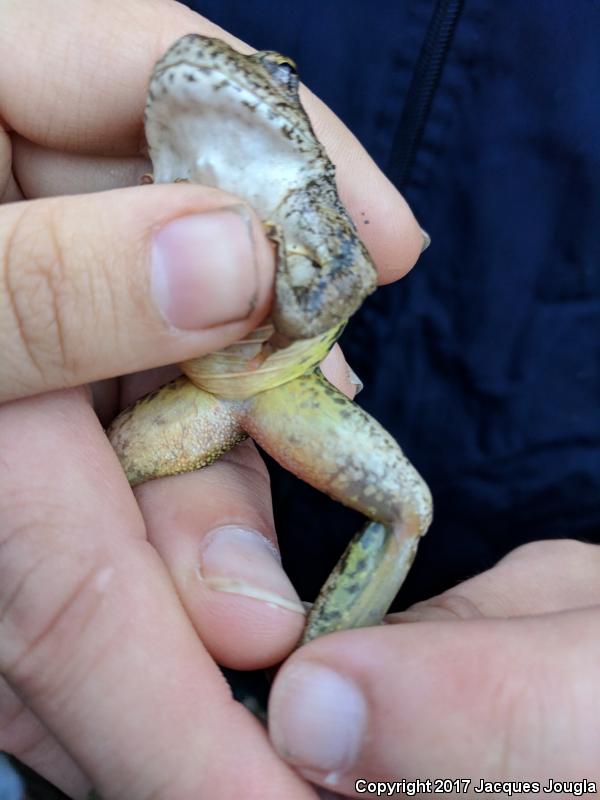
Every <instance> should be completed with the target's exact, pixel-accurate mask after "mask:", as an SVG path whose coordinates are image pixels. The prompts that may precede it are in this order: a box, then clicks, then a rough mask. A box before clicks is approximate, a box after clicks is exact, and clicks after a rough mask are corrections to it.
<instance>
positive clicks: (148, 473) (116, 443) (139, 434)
mask: <svg viewBox="0 0 600 800" xmlns="http://www.w3.org/2000/svg"><path fill="white" fill-rule="evenodd" d="M108 437H109V439H110V441H111V444H112V445H113V447H114V449H115V451H116V453H117V455H118V457H119V460H120V461H121V464H122V466H123V469H124V470H125V474H126V475H127V479H128V480H129V482H130V483H131V485H132V486H136V485H137V484H138V483H143V482H144V481H147V480H151V479H152V478H160V477H163V476H165V475H176V474H177V473H180V472H189V471H191V470H194V469H199V468H200V467H205V466H207V465H208V464H212V462H213V461H215V460H216V459H217V458H218V457H219V456H220V455H221V454H222V453H225V452H227V450H229V449H231V448H232V447H233V446H234V445H235V444H237V443H238V442H241V441H242V439H245V438H246V433H245V432H244V431H243V430H242V428H241V426H240V423H239V421H238V414H237V411H236V404H235V403H234V402H231V401H227V400H221V399H220V398H218V397H215V396H214V395H212V394H208V392H204V391H202V389H198V388H197V387H196V386H194V385H193V383H191V381H189V380H188V379H187V378H185V377H182V378H178V379H177V380H175V381H173V382H172V383H168V384H167V385H166V386H163V387H162V389H159V390H158V391H156V392H153V393H152V394H149V395H146V397H143V398H142V399H141V400H139V401H138V402H137V403H136V404H135V405H134V406H132V407H131V408H128V409H126V410H125V411H123V412H122V413H121V414H119V416H118V417H117V418H116V419H115V420H114V422H113V423H112V425H111V426H110V428H109V430H108Z"/></svg>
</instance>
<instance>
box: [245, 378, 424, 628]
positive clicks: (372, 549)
mask: <svg viewBox="0 0 600 800" xmlns="http://www.w3.org/2000/svg"><path fill="white" fill-rule="evenodd" d="M242 422H243V426H244V428H245V430H247V431H248V433H249V434H250V435H251V436H252V437H253V438H254V439H256V441H257V442H258V443H259V444H260V445H261V446H262V447H263V448H264V449H265V450H266V451H267V452H268V453H270V454H271V455H272V456H273V457H274V458H275V459H276V460H277V461H279V463H280V464H282V465H283V466H284V467H286V468H287V469H289V470H290V471H291V472H293V473H294V474H295V475H298V476H299V477H300V478H302V479H303V480H305V481H307V483H310V484H312V485H313V486H315V487H316V488H318V489H320V490H322V491H324V492H326V493H327V494H329V495H330V496H331V497H333V498H335V499H336V500H340V501H341V502H342V503H344V504H345V505H347V506H350V507H351V508H355V509H357V510H359V511H362V512H363V513H364V514H365V515H366V516H367V517H369V518H370V519H371V520H373V522H370V523H368V524H367V525H366V526H365V528H364V529H363V530H362V531H361V532H360V533H359V534H358V535H357V536H356V537H355V539H354V540H353V541H352V542H351V543H350V545H349V547H348V549H347V550H346V552H345V553H344V555H343V556H342V558H341V560H340V562H339V564H338V565H337V567H336V568H335V570H334V572H333V573H332V575H331V576H330V577H329V579H328V581H327V583H326V584H325V586H324V587H323V589H322V591H321V594H320V595H319V597H318V598H317V601H316V603H315V605H314V606H313V610H312V611H311V614H310V616H309V620H308V624H307V627H306V630H305V633H304V641H308V640H309V639H313V638H315V637H316V636H320V635H321V634H323V633H329V632H331V631H334V630H341V629H345V628H353V627H359V626H362V625H366V624H375V623H377V622H379V621H380V620H381V618H382V617H383V615H384V614H385V613H386V611H387V609H388V608H389V606H390V604H391V602H392V600H393V599H394V597H395V595H396V593H397V591H398V589H399V588H400V585H401V583H402V581H403V580H404V577H405V575H406V573H407V572H408V569H409V568H410V565H411V563H412V560H413V558H414V554H415V551H416V548H417V543H418V540H419V537H420V536H422V535H423V534H424V533H425V532H426V530H427V528H428V526H429V523H430V522H431V495H430V493H429V489H428V488H427V486H426V484H425V483H424V481H423V479H422V478H421V477H420V475H419V474H418V472H417V471H416V470H415V468H414V467H413V466H412V464H410V462H409V461H408V460H407V459H406V458H405V456H404V455H403V453H402V451H401V450H400V448H399V446H398V444H397V443H396V442H395V440H394V439H393V438H392V437H391V436H390V435H389V434H388V433H387V432H386V431H385V430H384V429H383V428H382V427H381V425H379V423H378V422H376V421H375V420H374V419H373V418H372V417H370V416H369V415H368V414H367V413H366V412H365V411H363V410H362V409H361V408H360V407H359V406H357V405H355V404H354V403H352V402H351V401H350V400H348V398H347V397H345V396H344V395H343V394H342V393H341V392H339V391H338V390H337V389H335V388H334V387H333V386H331V384H330V383H329V382H328V381H327V380H326V379H325V377H324V376H323V374H322V373H321V372H320V370H316V371H315V372H313V373H311V374H307V375H303V376H301V377H299V378H296V379H295V380H293V381H290V382H289V383H286V384H284V385H283V386H278V387H276V388H274V389H269V390H267V391H265V392H261V393H260V394H258V395H256V396H255V397H253V398H251V399H250V400H248V401H247V405H246V413H245V416H244V419H243V421H242Z"/></svg>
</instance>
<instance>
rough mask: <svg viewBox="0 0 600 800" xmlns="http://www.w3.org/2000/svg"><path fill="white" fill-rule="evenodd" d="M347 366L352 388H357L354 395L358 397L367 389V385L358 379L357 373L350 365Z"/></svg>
mask: <svg viewBox="0 0 600 800" xmlns="http://www.w3.org/2000/svg"><path fill="white" fill-rule="evenodd" d="M346 366H347V369H348V380H349V381H350V383H351V384H352V386H356V392H355V393H354V396H355V397H356V395H357V394H358V393H359V392H362V390H363V389H364V388H365V385H364V383H363V382H362V381H361V379H360V378H359V377H358V375H357V374H356V372H354V370H353V369H352V367H351V366H350V364H347V365H346Z"/></svg>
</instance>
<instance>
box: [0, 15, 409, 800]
mask: <svg viewBox="0 0 600 800" xmlns="http://www.w3.org/2000/svg"><path fill="white" fill-rule="evenodd" d="M0 15H1V24H0V58H1V61H2V64H3V69H2V70H1V73H0V121H1V123H2V131H0V197H1V198H2V200H3V203H4V205H3V206H2V207H1V208H0V244H1V245H2V246H1V247H0V252H1V256H0V259H1V260H0V272H1V275H2V279H3V280H2V281H1V286H2V289H1V290H0V292H1V293H0V344H1V349H2V353H3V358H2V360H1V361H0V400H1V401H3V405H2V406H0V452H1V453H2V457H1V459H0V519H1V524H0V530H1V531H2V533H1V534H0V749H3V750H6V751H8V752H11V753H14V754H15V755H16V756H17V757H19V758H20V759H22V760H23V761H24V762H25V763H26V764H28V765H29V766H31V767H33V768H34V769H36V770H38V771H39V772H40V773H42V774H43V775H45V776H46V777H48V778H49V779H50V780H52V781H53V782H54V783H56V784H57V785H58V786H60V787H61V788H63V789H64V790H65V791H66V792H67V793H69V794H70V795H72V796H74V797H83V796H85V794H86V793H87V791H88V790H89V788H90V785H93V786H94V787H96V788H97V789H98V790H99V792H100V794H101V795H102V796H103V797H104V798H111V797H123V798H128V800H135V799H136V798H148V797H154V798H161V797H165V798H170V799H171V800H172V799H173V798H175V800H176V799H177V798H189V797H197V796H206V793H208V795H209V796H210V797H211V798H214V800H220V798H234V797H243V798H250V799H251V798H254V797H256V798H259V797H260V798H267V800H268V798H270V797H273V798H280V797H286V798H310V797H314V796H315V792H314V790H313V789H312V788H311V787H310V786H309V785H308V783H307V782H306V781H304V780H303V779H301V778H300V777H299V776H298V774H297V773H296V771H295V770H293V769H292V768H290V767H289V766H287V765H286V764H285V763H284V762H283V761H282V760H281V759H280V758H279V757H278V756H277V754H276V753H275V751H274V750H273V748H272V746H271V744H270V742H269V739H268V737H267V735H266V733H265V732H264V731H263V730H262V728H261V727H260V726H259V725H258V723H257V722H256V721H255V720H254V719H253V718H252V716H251V715H250V714H249V713H248V712H247V711H246V710H245V709H244V708H243V707H242V706H240V705H239V704H238V703H235V702H233V701H232V699H231V696H230V692H229V690H228V688H227V686H226V684H225V682H224V680H223V678H222V676H221V674H220V672H219V670H218V668H217V666H216V663H215V660H217V661H218V662H219V663H222V664H225V665H228V666H232V667H241V668H260V667H266V666H270V665H273V664H276V663H278V662H279V661H281V660H282V659H283V658H284V657H285V656H286V655H287V654H288V653H289V652H290V650H291V649H292V647H293V645H294V643H295V641H296V640H297V637H298V635H299V633H300V631H301V629H302V626H303V620H304V617H303V612H302V608H301V606H300V605H299V600H298V597H297V595H296V594H295V592H294V590H293V587H292V586H291V584H290V583H289V581H288V579H287V578H286V576H285V575H284V573H283V571H282V569H281V566H280V564H279V562H278V560H277V552H276V539H275V532H274V527H273V519H272V512H271V505H270V495H269V486H268V477H267V474H266V471H265V468H264V465H263V464H262V462H261V461H260V459H259V458H258V456H257V454H256V452H255V450H254V449H253V448H252V446H251V445H249V444H247V443H246V444H244V445H242V446H240V447H238V448H236V449H235V450H234V451H233V452H232V453H231V454H229V455H228V456H227V457H225V458H224V459H222V460H221V461H220V462H219V463H218V464H216V465H214V466H212V467H210V468H209V469H206V470H204V471H201V472H199V473H195V474H190V475H184V476H180V477H176V478H169V479H165V480H157V481H154V482H152V483H151V484H148V485H145V486H142V487H139V488H138V489H136V490H135V493H133V492H132V491H131V490H130V488H129V486H128V485H127V482H126V480H125V478H124V475H123V474H122V471H121V469H120V466H119V464H118V462H117V460H116V457H115V455H114V453H113V452H112V449H111V448H110V446H109V444H108V442H107V440H106V437H105V434H104V431H103V428H102V425H101V424H100V421H99V419H98V416H97V415H96V413H95V411H94V408H93V406H92V403H91V393H90V392H89V391H88V389H87V388H86V386H87V385H89V384H90V383H92V382H97V381H100V383H92V390H93V395H94V398H95V399H96V407H97V408H98V410H99V413H100V416H101V418H102V421H103V422H106V421H108V420H110V418H111V417H112V416H113V415H114V414H115V413H116V412H117V411H118V410H119V407H120V406H121V405H124V404H127V403H129V402H130V401H131V399H133V398H134V397H135V396H136V395H138V394H140V393H141V392H143V391H146V390H147V389H149V388H152V387H153V386H155V385H156V384H157V383H159V382H160V381H161V380H163V379H164V377H165V375H166V374H167V373H166V372H165V371H158V372H157V371H156V370H155V369H154V368H156V367H160V366H161V365H164V364H170V363H173V362H178V361H181V360H183V359H185V358H188V357H190V356H194V355H196V356H197V355H199V354H202V353H204V352H208V351H210V350H213V349H216V348H220V347H223V346H224V345H226V344H228V343H229V342H231V341H234V340H236V339H238V338H240V337H241V336H242V335H243V334H244V333H246V332H247V331H248V330H250V329H252V328H253V327H254V326H255V325H256V324H257V323H258V322H259V321H260V320H261V319H262V318H263V317H264V316H265V315H266V314H267V313H268V309H269V303H270V299H271V293H272V278H273V253H272V250H271V245H270V244H269V242H268V240H267V239H266V237H265V236H264V234H263V231H262V226H261V224H260V221H259V220H257V219H256V218H255V217H252V232H251V235H249V233H248V230H247V228H246V225H245V224H244V225H240V224H239V219H240V215H239V214H236V213H232V212H231V210H230V208H231V206H232V205H233V206H236V205H237V204H238V203H239V201H238V200H237V199H236V198H233V197H231V196H228V195H225V194H224V193H222V192H219V191H217V190H214V189H203V188H202V187H198V186H188V185H181V184H179V185H173V186H135V184H137V183H138V182H139V178H140V176H141V175H142V174H143V173H144V172H145V171H146V170H147V162H146V160H145V158H144V157H143V150H142V147H143V128H142V116H143V105H144V100H145V94H146V84H147V80H148V76H149V74H150V71H151V69H152V66H153V64H154V62H155V60H156V59H157V58H158V56H160V55H161V54H162V53H163V52H164V50H165V49H166V48H167V47H168V45H169V44H171V43H172V41H174V40H175V39H176V38H178V37H179V36H181V35H182V34H185V33H189V32H198V33H204V34H209V35H221V36H223V37H226V38H228V39H229V40H230V41H234V40H232V39H231V37H228V36H227V34H226V33H225V32H223V31H220V30H219V29H218V28H216V27H215V26H212V25H211V24H210V23H208V22H206V21H204V20H202V19H201V18H200V17H198V16H197V15H195V14H193V13H192V12H190V11H189V10H188V9H186V8H184V7H182V6H179V5H177V4H175V3H172V2H166V0H163V1H162V2H160V1H159V0H156V1H153V2H149V0H138V1H137V2H135V1H134V0H132V1H131V2H128V3H127V4H123V3H117V2H109V3H102V4H100V5H98V4H97V3H95V2H92V0H84V1H83V2H78V3H77V4H72V3H69V2H61V0H57V1H56V2H54V3H52V4H47V3H44V2H41V0H39V1H38V2H33V1H30V2H24V1H23V0H14V2H11V1H10V0H5V2H4V3H3V4H2V6H1V7H0ZM239 46H240V47H244V45H242V44H241V43H239ZM305 102H306V105H307V108H308V110H309V113H310V114H311V117H312V119H313V122H314V125H315V127H316V129H317V132H318V135H319V136H320V138H321V139H322V141H323V142H324V143H325V145H326V147H327V148H328V150H329V152H330V155H331V157H332V159H333V160H334V161H335V162H336V163H337V165H338V171H339V173H338V174H339V184H340V191H341V194H342V197H343V199H344V201H345V203H346V204H347V206H348V208H349V210H350V212H351V213H353V214H354V216H355V219H357V220H358V219H360V218H361V212H365V215H366V217H367V218H368V219H369V220H370V225H369V226H365V227H364V240H365V243H366V245H367V247H369V249H370V250H371V253H372V255H373V257H374V259H375V261H376V262H377V265H378V269H379V274H380V280H381V282H388V281H391V280H395V279H397V278H399V277H401V276H402V275H403V274H404V273H406V272H407V271H408V270H409V269H410V267H411V266H412V265H413V264H414V262H415V261H416V259H417V258H418V255H419V252H420V250H421V246H422V234H421V231H420V229H419V226H418V225H417V223H416V221H415V219H414V217H413V215H412V214H411V212H410V210H409V209H408V207H407V205H406V203H405V202H404V201H403V199H402V198H401V197H400V195H399V194H398V193H397V192H396V191H395V190H394V189H393V187H392V186H391V185H390V184H389V182H388V181H387V180H386V179H385V177H384V176H383V175H382V174H381V173H380V172H379V171H378V170H377V169H376V167H375V166H374V165H373V163H372V162H371V160H370V159H369V157H368V156H367V155H366V153H365V152H364V151H363V150H362V148H361V147H360V146H359V145H358V143H357V142H356V141H355V140H354V138H353V137H352V136H351V135H350V134H349V132H348V131H346V129H345V128H344V127H343V126H342V125H341V123H340V122H339V121H338V120H337V119H336V118H335V117H334V116H333V115H332V114H331V113H330V112H329V111H328V110H327V109H326V108H325V107H324V106H323V105H322V104H321V103H319V101H318V100H317V99H316V98H314V97H312V96H310V95H309V93H306V95H305ZM132 185H133V188H124V187H129V186H132ZM365 186H368V187H369V193H368V194H365V192H364V187H365ZM83 192H85V193H86V194H85V195H84V194H82V193H83ZM34 198H38V199H35V200H34ZM20 200H24V202H19V201H20ZM249 213H251V212H249ZM182 220H183V222H182ZM171 223H173V224H174V225H176V226H177V228H176V232H177V236H176V237H175V236H174V234H173V230H174V228H173V227H170V225H171ZM157 248H158V249H159V250H160V257H161V259H162V260H161V267H162V270H163V276H164V271H165V263H167V264H168V266H167V268H166V269H167V272H168V275H169V277H170V278H171V279H172V280H173V283H172V284H169V289H168V291H166V292H165V289H164V281H163V283H161V284H160V285H159V286H157V285H156V284H153V283H152V274H153V273H152V254H153V253H156V249H157ZM198 254H201V258H199V255H198ZM165 259H167V261H166V262H165ZM199 261H200V264H198V262H199ZM199 267H200V268H199ZM176 280H177V283H175V281H176ZM190 294H191V295H194V294H197V296H198V298H199V300H198V304H197V315H196V316H195V317H194V315H193V314H191V315H190V305H189V303H188V302H187V298H188V297H189V296H190ZM180 300H181V302H179V301H180ZM192 311H193V309H192ZM326 369H327V370H328V372H329V375H330V376H332V377H334V378H335V379H336V380H337V383H338V385H340V386H341V387H342V388H344V389H345V391H347V393H349V394H350V393H352V392H353V391H354V388H355V387H353V385H352V383H351V381H350V380H349V377H348V374H347V370H346V368H345V366H344V362H343V358H342V357H341V354H340V353H339V351H338V352H337V354H336V355H334V357H333V359H331V360H330V361H329V363H328V365H327V367H326ZM136 370H146V372H144V373H141V374H138V375H136V376H133V377H132V376H130V375H129V373H132V372H134V371H136ZM148 370H150V371H148ZM125 373H127V374H128V378H127V379H126V380H122V381H120V382H119V383H117V382H116V381H115V380H112V379H113V378H114V377H115V376H119V375H123V374H125ZM336 376H337V377H336ZM207 787H208V788H207Z"/></svg>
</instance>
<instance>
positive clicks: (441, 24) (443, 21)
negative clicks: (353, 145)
mask: <svg viewBox="0 0 600 800" xmlns="http://www.w3.org/2000/svg"><path fill="white" fill-rule="evenodd" d="M463 4H464V0H437V3H436V5H435V8H434V9H433V14H432V15H431V20H430V21H429V25H428V27H427V32H426V34H425V39H424V41H423V45H422V47H421V51H420V53H419V57H418V59H417V63H416V65H415V69H414V72H413V76H412V79H411V82H410V86H409V89H408V92H407V95H406V100H405V102H404V108H403V109H402V114H401V116H400V122H399V123H398V128H397V130H396V134H395V136H394V141H393V144H392V153H391V157H390V162H389V169H388V171H387V172H388V176H389V177H390V179H391V180H392V181H393V183H394V184H395V185H396V187H397V188H398V189H400V190H402V189H404V187H405V186H406V184H407V182H408V179H409V178H410V172H411V169H412V166H413V163H414V160H415V156H416V154H417V150H418V148H419V144H420V142H421V138H422V136H423V131H424V130H425V125H426V123H427V119H428V117H429V112H430V110H431V104H432V102H433V97H434V95H435V92H436V89H437V87H438V84H439V82H440V77H441V75H442V71H443V69H444V64H445V63H446V56H447V55H448V50H449V49H450V44H451V43H452V38H453V36H454V31H455V29H456V25H457V22H458V19H459V17H460V14H461V11H462V7H463Z"/></svg>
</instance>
